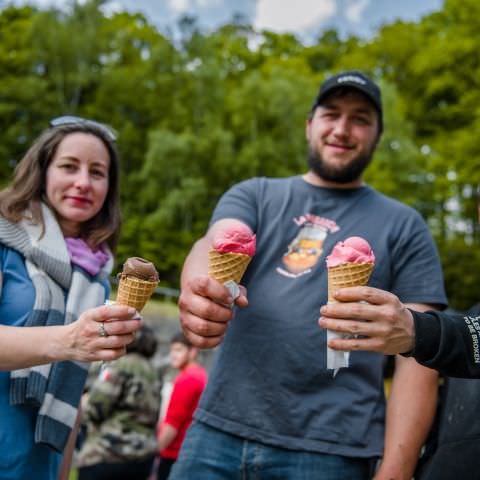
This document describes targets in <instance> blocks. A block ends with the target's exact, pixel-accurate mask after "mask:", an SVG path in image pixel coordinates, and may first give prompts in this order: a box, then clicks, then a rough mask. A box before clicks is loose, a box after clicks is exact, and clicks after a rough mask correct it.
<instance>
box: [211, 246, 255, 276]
mask: <svg viewBox="0 0 480 480" xmlns="http://www.w3.org/2000/svg"><path fill="white" fill-rule="evenodd" d="M251 259H252V257H250V256H249V255H244V254H243V253H219V252H217V251H216V250H214V249H211V250H210V251H209V252H208V261H209V262H208V275H209V276H210V277H212V278H214V279H215V280H218V281H219V282H220V283H225V282H228V281H229V280H233V281H234V282H235V283H240V280H241V279H242V276H243V274H244V273H245V270H246V269H247V266H248V264H249V263H250V260H251Z"/></svg>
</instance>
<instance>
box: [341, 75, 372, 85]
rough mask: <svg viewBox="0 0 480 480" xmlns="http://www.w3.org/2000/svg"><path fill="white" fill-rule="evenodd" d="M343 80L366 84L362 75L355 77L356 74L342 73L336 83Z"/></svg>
mask: <svg viewBox="0 0 480 480" xmlns="http://www.w3.org/2000/svg"><path fill="white" fill-rule="evenodd" d="M343 82H353V83H359V84H360V85H366V84H367V82H366V81H365V80H364V79H363V78H362V77H357V76H356V75H344V76H343V77H339V78H338V80H337V83H343Z"/></svg>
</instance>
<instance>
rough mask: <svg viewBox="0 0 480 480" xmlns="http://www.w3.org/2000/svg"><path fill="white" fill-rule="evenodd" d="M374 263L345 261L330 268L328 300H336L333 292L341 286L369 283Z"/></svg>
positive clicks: (359, 285) (356, 285)
mask: <svg viewBox="0 0 480 480" xmlns="http://www.w3.org/2000/svg"><path fill="white" fill-rule="evenodd" d="M373 267H374V264H373V263H345V264H343V265H338V266H336V267H332V268H329V269H328V301H329V302H330V303H333V302H336V300H335V299H334V298H333V294H334V292H335V291H336V290H338V289H339V288H345V287H361V286H363V285H366V284H367V283H368V279H369V278H370V274H371V273H372V270H373Z"/></svg>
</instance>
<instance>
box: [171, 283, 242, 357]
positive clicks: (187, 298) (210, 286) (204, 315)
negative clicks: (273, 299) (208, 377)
mask: <svg viewBox="0 0 480 480" xmlns="http://www.w3.org/2000/svg"><path fill="white" fill-rule="evenodd" d="M240 292H241V293H240V296H239V297H238V298H236V299H235V300H234V299H233V298H232V297H231V295H230V293H229V291H228V289H227V288H226V287H225V286H223V285H222V284H221V283H219V282H217V281H216V280H214V279H212V278H209V277H208V276H206V275H200V276H196V277H193V278H192V279H191V280H188V281H186V282H185V283H184V287H183V288H182V292H181V294H180V298H179V300H178V306H179V308H180V323H181V324H182V328H183V331H184V333H185V335H186V337H187V338H188V339H189V340H190V342H192V344H193V345H194V346H196V347H199V348H213V347H215V346H217V345H218V344H219V343H221V341H222V340H223V337H224V335H225V331H226V330H227V326H228V322H229V321H230V320H231V319H232V317H233V311H232V306H233V304H234V303H235V304H236V305H238V306H239V307H246V306H247V305H248V300H247V297H246V290H245V288H244V287H240Z"/></svg>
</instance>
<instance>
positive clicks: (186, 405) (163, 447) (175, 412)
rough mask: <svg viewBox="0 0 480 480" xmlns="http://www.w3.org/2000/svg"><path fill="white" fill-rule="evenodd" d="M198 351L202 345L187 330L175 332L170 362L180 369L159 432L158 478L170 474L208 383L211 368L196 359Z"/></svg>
mask: <svg viewBox="0 0 480 480" xmlns="http://www.w3.org/2000/svg"><path fill="white" fill-rule="evenodd" d="M197 355H198V349H197V348H196V347H194V346H192V344H191V343H190V342H189V341H188V340H187V338H186V337H185V335H183V333H178V334H176V335H174V336H173V338H172V340H171V342H170V365H171V366H172V367H173V368H177V369H178V370H180V373H179V374H178V375H177V376H176V378H175V380H174V383H173V389H172V394H171V397H170V401H169V403H168V407H167V412H166V414H165V418H164V419H163V421H162V422H161V425H160V428H159V432H158V437H157V438H158V446H159V450H160V462H159V464H158V471H157V480H166V479H167V478H168V475H169V473H170V469H171V467H172V465H173V464H174V463H175V461H176V459H177V457H178V452H179V451H180V447H181V445H182V442H183V439H184V437H185V433H186V431H187V429H188V427H189V426H190V423H191V422H192V417H193V412H194V411H195V409H196V407H197V404H198V400H199V399H200V395H201V394H202V392H203V389H204V388H205V385H206V383H207V372H206V371H205V369H204V368H203V367H201V366H200V365H199V364H198V363H196V359H197Z"/></svg>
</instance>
